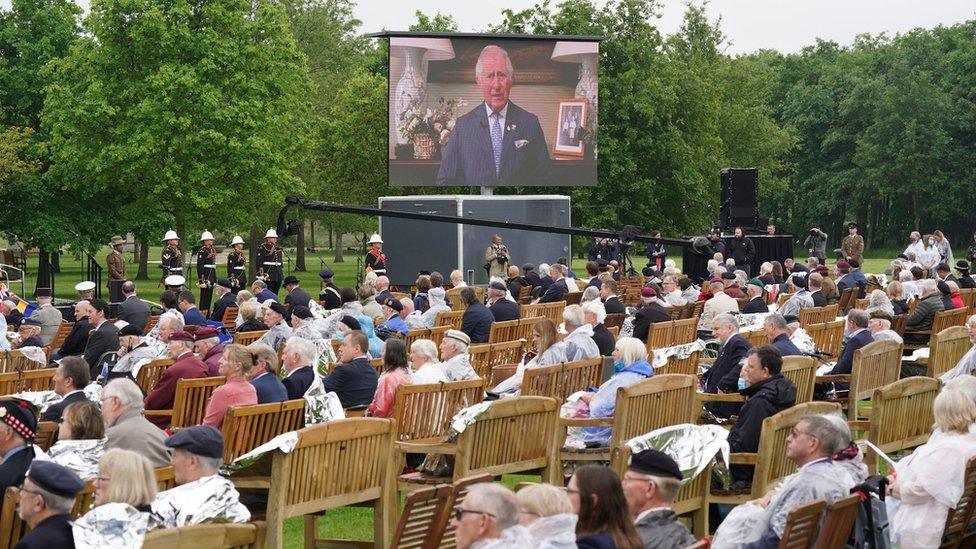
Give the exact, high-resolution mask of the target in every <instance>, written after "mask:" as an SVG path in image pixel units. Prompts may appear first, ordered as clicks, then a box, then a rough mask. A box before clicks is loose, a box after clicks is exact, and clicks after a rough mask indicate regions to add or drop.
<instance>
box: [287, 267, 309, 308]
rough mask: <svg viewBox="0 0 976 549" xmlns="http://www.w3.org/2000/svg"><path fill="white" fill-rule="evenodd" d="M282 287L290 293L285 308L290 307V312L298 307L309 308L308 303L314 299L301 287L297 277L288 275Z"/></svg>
mask: <svg viewBox="0 0 976 549" xmlns="http://www.w3.org/2000/svg"><path fill="white" fill-rule="evenodd" d="M282 285H283V286H284V287H285V290H286V291H287V292H288V295H286V296H285V307H288V309H289V310H291V309H294V308H295V306H296V305H301V306H302V307H308V302H309V301H311V300H312V298H311V297H310V296H309V295H308V292H306V291H305V290H303V289H302V288H301V287H300V286H299V282H298V277H296V276H295V275H288V276H286V277H285V281H284V282H283V284H282Z"/></svg>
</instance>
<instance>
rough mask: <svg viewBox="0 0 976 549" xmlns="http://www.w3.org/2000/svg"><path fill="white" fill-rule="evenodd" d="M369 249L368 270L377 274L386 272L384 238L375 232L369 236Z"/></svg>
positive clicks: (367, 256)
mask: <svg viewBox="0 0 976 549" xmlns="http://www.w3.org/2000/svg"><path fill="white" fill-rule="evenodd" d="M368 244H369V245H370V248H369V251H368V252H366V272H367V273H376V276H383V275H385V274H386V256H385V255H384V254H383V249H382V248H383V239H382V238H380V235H378V234H375V233H374V234H373V236H371V237H369V242H368Z"/></svg>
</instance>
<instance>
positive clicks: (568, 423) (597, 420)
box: [559, 417, 613, 427]
mask: <svg viewBox="0 0 976 549" xmlns="http://www.w3.org/2000/svg"><path fill="white" fill-rule="evenodd" d="M559 425H561V426H563V427H612V426H613V418H612V417H590V418H574V417H561V418H559Z"/></svg>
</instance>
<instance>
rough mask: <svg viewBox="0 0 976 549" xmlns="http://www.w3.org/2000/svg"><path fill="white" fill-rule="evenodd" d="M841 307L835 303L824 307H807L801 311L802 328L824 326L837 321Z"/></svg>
mask: <svg viewBox="0 0 976 549" xmlns="http://www.w3.org/2000/svg"><path fill="white" fill-rule="evenodd" d="M839 310H840V307H839V306H838V305H837V304H836V303H835V304H833V305H827V306H824V307H805V308H803V309H800V327H801V328H803V329H806V327H807V326H809V325H811V324H823V323H824V322H832V321H834V320H836V319H837V313H838V311H839Z"/></svg>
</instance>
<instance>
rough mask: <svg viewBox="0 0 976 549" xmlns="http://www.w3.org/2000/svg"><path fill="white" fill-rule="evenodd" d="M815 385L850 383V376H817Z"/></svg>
mask: <svg viewBox="0 0 976 549" xmlns="http://www.w3.org/2000/svg"><path fill="white" fill-rule="evenodd" d="M814 381H815V382H816V383H850V382H851V374H834V375H831V376H817V378H816V379H815V380H814Z"/></svg>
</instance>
